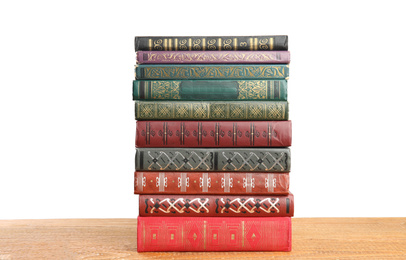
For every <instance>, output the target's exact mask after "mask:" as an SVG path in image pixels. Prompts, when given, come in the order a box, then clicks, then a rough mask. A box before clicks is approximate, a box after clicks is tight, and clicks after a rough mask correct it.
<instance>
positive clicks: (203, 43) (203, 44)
mask: <svg viewBox="0 0 406 260" xmlns="http://www.w3.org/2000/svg"><path fill="white" fill-rule="evenodd" d="M202 46H203V50H204V51H205V50H206V38H203V39H202Z"/></svg>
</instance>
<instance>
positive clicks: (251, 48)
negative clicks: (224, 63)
mask: <svg viewBox="0 0 406 260" xmlns="http://www.w3.org/2000/svg"><path fill="white" fill-rule="evenodd" d="M253 49H254V48H253V40H252V38H250V51H252V50H253Z"/></svg>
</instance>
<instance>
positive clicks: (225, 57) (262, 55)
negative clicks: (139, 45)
mask: <svg viewBox="0 0 406 260" xmlns="http://www.w3.org/2000/svg"><path fill="white" fill-rule="evenodd" d="M289 62H290V55H289V51H139V52H137V63H139V64H168V63H174V64H176V63H190V64H193V63H224V64H226V63H281V64H287V63H289Z"/></svg>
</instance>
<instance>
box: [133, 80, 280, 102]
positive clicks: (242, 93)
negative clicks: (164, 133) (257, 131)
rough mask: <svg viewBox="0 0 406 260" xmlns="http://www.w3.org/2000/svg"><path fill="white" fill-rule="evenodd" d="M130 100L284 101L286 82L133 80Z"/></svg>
mask: <svg viewBox="0 0 406 260" xmlns="http://www.w3.org/2000/svg"><path fill="white" fill-rule="evenodd" d="M133 100H185V101H186V100H242V101H243V100H247V101H258V100H274V101H287V81H286V80H178V81H176V80H155V81H153V80H134V81H133Z"/></svg>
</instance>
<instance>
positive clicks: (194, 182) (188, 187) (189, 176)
mask: <svg viewBox="0 0 406 260" xmlns="http://www.w3.org/2000/svg"><path fill="white" fill-rule="evenodd" d="M288 193H289V173H269V172H268V173H266V172H255V173H252V172H142V171H136V172H134V194H220V195H224V194H234V195H237V194H241V195H244V194H245V195H286V194H288Z"/></svg>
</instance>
